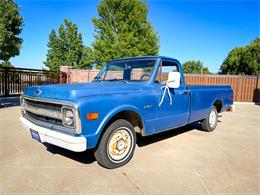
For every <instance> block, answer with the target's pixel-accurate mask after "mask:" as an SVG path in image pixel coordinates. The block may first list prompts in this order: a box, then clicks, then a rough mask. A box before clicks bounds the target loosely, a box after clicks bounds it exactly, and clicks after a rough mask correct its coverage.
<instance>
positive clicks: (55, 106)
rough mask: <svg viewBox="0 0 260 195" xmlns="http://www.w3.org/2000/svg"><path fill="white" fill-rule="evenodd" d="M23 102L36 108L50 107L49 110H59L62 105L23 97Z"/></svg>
mask: <svg viewBox="0 0 260 195" xmlns="http://www.w3.org/2000/svg"><path fill="white" fill-rule="evenodd" d="M24 101H25V102H24V103H25V104H28V105H30V106H33V107H36V108H44V109H50V110H56V111H60V112H61V107H62V105H60V104H54V103H49V102H40V101H35V100H30V99H24Z"/></svg>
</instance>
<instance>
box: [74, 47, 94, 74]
mask: <svg viewBox="0 0 260 195" xmlns="http://www.w3.org/2000/svg"><path fill="white" fill-rule="evenodd" d="M94 63H95V58H94V53H93V50H92V49H91V48H90V47H87V46H85V47H84V48H83V52H82V56H81V59H80V62H79V65H78V66H77V68H80V69H82V68H88V69H90V68H92V67H93V64H94Z"/></svg>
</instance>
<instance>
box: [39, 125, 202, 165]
mask: <svg viewBox="0 0 260 195" xmlns="http://www.w3.org/2000/svg"><path fill="white" fill-rule="evenodd" d="M192 130H199V131H203V130H202V129H201V126H200V124H198V123H194V124H190V125H187V126H184V127H181V128H177V129H173V130H169V131H166V132H162V133H158V134H155V135H151V136H147V137H142V136H140V135H138V136H137V145H138V147H145V146H147V145H150V144H154V143H157V142H160V141H163V140H165V139H168V138H171V137H175V136H178V135H181V134H183V133H186V132H188V131H192ZM44 145H45V146H46V149H47V151H49V152H50V153H52V154H59V155H62V156H65V157H67V158H70V159H72V160H75V161H77V162H80V163H83V164H91V163H93V162H94V161H96V159H95V156H94V151H93V150H87V151H85V152H72V151H69V150H66V149H63V148H60V147H57V146H54V145H51V144H47V143H44Z"/></svg>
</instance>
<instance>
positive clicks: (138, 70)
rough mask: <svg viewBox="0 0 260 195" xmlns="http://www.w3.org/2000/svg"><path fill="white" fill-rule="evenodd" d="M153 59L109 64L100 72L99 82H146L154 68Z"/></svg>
mask: <svg viewBox="0 0 260 195" xmlns="http://www.w3.org/2000/svg"><path fill="white" fill-rule="evenodd" d="M155 61H156V60H154V59H141V60H140V59H138V60H137V59H135V60H123V61H115V62H110V63H108V64H107V65H106V67H105V69H104V70H102V71H101V72H100V74H99V75H98V77H96V80H99V81H148V80H150V78H151V76H152V73H153V70H154V67H155Z"/></svg>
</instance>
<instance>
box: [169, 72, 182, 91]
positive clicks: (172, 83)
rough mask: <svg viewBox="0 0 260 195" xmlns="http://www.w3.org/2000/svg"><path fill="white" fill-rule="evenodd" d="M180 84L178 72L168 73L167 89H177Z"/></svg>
mask: <svg viewBox="0 0 260 195" xmlns="http://www.w3.org/2000/svg"><path fill="white" fill-rule="evenodd" d="M180 83H181V74H180V73H179V72H169V74H168V80H167V83H166V84H167V85H168V87H169V88H179V87H180Z"/></svg>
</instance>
